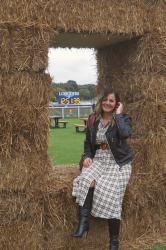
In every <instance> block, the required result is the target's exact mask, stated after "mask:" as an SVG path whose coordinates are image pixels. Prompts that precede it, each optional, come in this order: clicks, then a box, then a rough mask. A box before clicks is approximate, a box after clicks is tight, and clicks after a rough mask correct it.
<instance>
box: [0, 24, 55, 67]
mask: <svg viewBox="0 0 166 250" xmlns="http://www.w3.org/2000/svg"><path fill="white" fill-rule="evenodd" d="M0 33H1V35H2V38H1V40H0V45H1V51H3V53H1V58H0V61H1V62H2V63H1V66H0V69H1V70H2V71H5V72H9V71H10V72H11V71H15V70H18V71H23V70H29V71H35V72H39V71H44V70H45V68H46V67H47V63H48V47H49V39H50V35H49V32H47V31H43V30H39V29H36V28H35V27H34V28H19V27H9V26H8V28H7V29H2V28H1V30H0Z"/></svg>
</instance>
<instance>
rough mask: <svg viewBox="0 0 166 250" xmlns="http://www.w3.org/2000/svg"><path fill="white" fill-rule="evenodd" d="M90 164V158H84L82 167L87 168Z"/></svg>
mask: <svg viewBox="0 0 166 250" xmlns="http://www.w3.org/2000/svg"><path fill="white" fill-rule="evenodd" d="M91 164H92V159H91V158H89V157H88V158H86V159H85V160H84V161H83V167H84V168H89V167H90V165H91Z"/></svg>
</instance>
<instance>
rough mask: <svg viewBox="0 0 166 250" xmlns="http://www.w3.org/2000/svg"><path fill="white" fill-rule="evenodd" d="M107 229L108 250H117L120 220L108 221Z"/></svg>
mask: <svg viewBox="0 0 166 250" xmlns="http://www.w3.org/2000/svg"><path fill="white" fill-rule="evenodd" d="M108 227H109V237H110V246H109V250H118V249H119V231H120V220H118V219H109V220H108Z"/></svg>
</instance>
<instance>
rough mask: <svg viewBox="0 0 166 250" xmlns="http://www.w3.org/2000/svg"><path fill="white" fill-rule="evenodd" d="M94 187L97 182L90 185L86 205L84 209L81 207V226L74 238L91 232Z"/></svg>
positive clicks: (79, 225)
mask: <svg viewBox="0 0 166 250" xmlns="http://www.w3.org/2000/svg"><path fill="white" fill-rule="evenodd" d="M94 187H95V181H93V182H92V183H91V185H90V188H89V190H88V194H87V196H86V199H85V202H84V205H83V206H82V207H81V206H80V217H79V224H78V228H77V230H76V231H75V233H74V234H73V237H79V238H81V237H82V236H83V235H84V233H87V232H88V231H89V216H90V212H91V209H92V201H93V192H94Z"/></svg>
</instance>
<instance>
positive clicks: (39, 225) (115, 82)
mask: <svg viewBox="0 0 166 250" xmlns="http://www.w3.org/2000/svg"><path fill="white" fill-rule="evenodd" d="M165 6H166V2H165V0H158V1H157V0H153V1H150V0H134V1H127V0H123V1H118V3H117V1H116V0H109V1H106V0H105V1H104V0H102V1H95V0H92V1H81V0H78V1H57V0H56V1H55V0H50V1H45V0H43V1H41V0H36V1H32V0H29V1H25V0H14V1H11V0H2V1H1V8H0V200H1V203H0V249H5V250H6V249H7V250H13V249H14V250H17V249H25V250H30V249H31V250H39V249H41V250H45V249H48V250H53V249H63V250H65V249H66V250H69V249H71V250H74V249H77V250H78V249H82V250H83V249H92V250H93V249H101V250H105V249H106V248H108V234H107V228H106V224H105V222H104V221H99V222H97V221H96V220H92V226H93V225H94V226H93V231H91V233H90V237H89V239H88V241H85V242H78V241H75V240H74V239H72V238H71V237H70V232H72V231H73V228H74V227H75V224H76V207H75V204H74V201H73V200H72V198H71V186H72V180H73V178H74V176H76V174H78V172H77V171H76V169H75V168H73V167H72V168H64V169H59V171H58V170H57V169H56V170H55V171H54V170H53V169H52V167H51V164H50V160H49V158H48V155H47V149H48V136H49V123H50V121H49V117H48V104H49V95H50V83H51V78H50V77H49V76H48V75H47V74H46V73H45V69H46V67H47V63H48V56H47V54H48V48H49V44H50V40H51V39H52V37H53V39H56V36H57V35H58V34H59V33H60V32H70V33H72V32H74V33H83V34H86V35H88V34H91V33H96V34H109V33H111V34H113V35H120V36H123V35H127V36H128V37H131V38H132V39H131V40H130V41H127V42H124V43H121V44H116V45H114V46H110V47H107V48H101V49H100V50H98V51H97V63H98V76H99V77H98V92H99V93H100V92H101V91H102V89H103V88H104V87H105V86H106V85H108V84H110V83H111V85H112V86H114V87H115V88H116V89H117V90H118V91H119V92H120V94H121V95H122V100H123V101H124V102H125V103H126V106H127V109H128V110H129V111H130V112H131V115H132V116H133V124H134V127H135V131H134V138H133V140H132V141H131V142H130V143H131V145H133V148H134V150H135V153H136V160H135V162H134V169H133V174H134V175H133V177H132V179H131V183H130V186H129V189H128V192H127V194H126V200H125V208H124V215H123V218H124V223H123V227H122V239H121V247H122V249H124V250H126V249H130V248H131V249H132V247H133V246H136V247H139V246H141V249H146V248H147V246H149V245H152V242H153V240H154V238H155V237H154V233H155V236H156V237H157V235H158V234H160V240H161V241H164V240H163V239H164V237H165V236H164V232H165V231H166V228H165V225H166V223H165V221H166V220H165V218H166V215H165V202H166V197H165V193H164V192H165V185H166V184H165V173H166V170H165V163H164V162H165V154H164V152H165V151H164V150H165V145H166V143H165V128H164V119H165V118H164V117H165V116H164V110H165V82H166V74H165V72H166V71H165V50H166V47H165V39H166V36H165V34H166V33H165V20H166V16H165ZM160 111H161V112H160ZM55 150H56V149H55ZM136 222H137V223H138V226H137V227H136V228H134V225H135V224H136ZM126 239H127V241H126ZM139 239H142V241H141V242H140V241H139Z"/></svg>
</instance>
